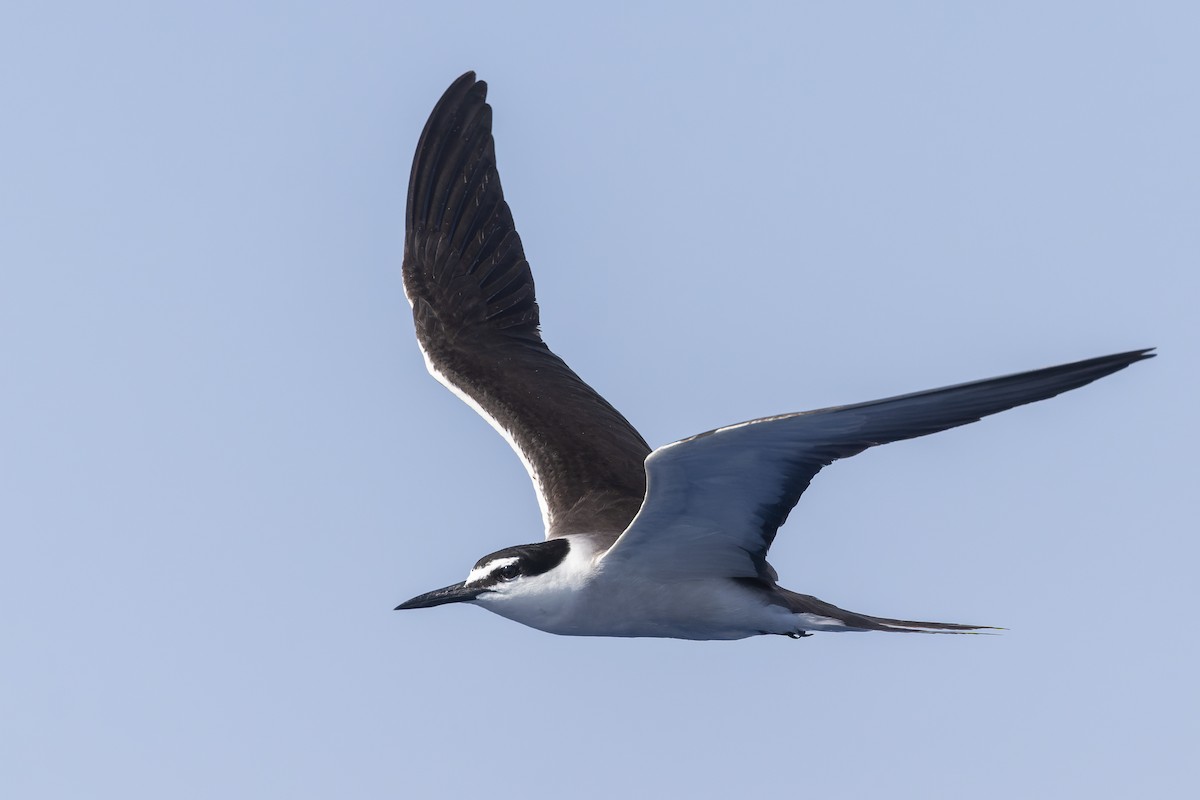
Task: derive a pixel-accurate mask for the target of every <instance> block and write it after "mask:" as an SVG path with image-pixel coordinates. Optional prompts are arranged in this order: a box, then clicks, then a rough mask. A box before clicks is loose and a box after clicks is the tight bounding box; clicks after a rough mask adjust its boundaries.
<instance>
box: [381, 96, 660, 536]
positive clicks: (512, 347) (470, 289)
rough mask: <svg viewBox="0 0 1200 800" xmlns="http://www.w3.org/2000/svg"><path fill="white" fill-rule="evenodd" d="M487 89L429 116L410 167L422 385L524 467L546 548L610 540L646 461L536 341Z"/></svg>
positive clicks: (445, 100) (412, 296)
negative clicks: (472, 414) (550, 542)
mask: <svg viewBox="0 0 1200 800" xmlns="http://www.w3.org/2000/svg"><path fill="white" fill-rule="evenodd" d="M486 97H487V84H485V83H484V82H483V81H476V80H475V74H474V73H473V72H468V73H467V74H465V75H463V76H462V77H461V78H459V79H458V80H456V81H455V82H454V83H453V84H452V85H451V86H450V88H449V89H447V90H446V93H445V94H444V95H442V99H441V100H439V101H438V104H437V105H436V106H435V107H434V109H433V113H432V114H431V115H430V117H429V121H428V122H427V123H426V124H425V130H424V131H423V132H422V133H421V140H420V142H419V143H418V145H417V153H416V156H415V158H414V159H413V167H412V175H411V177H410V179H409V186H408V213H407V215H406V219H405V223H406V233H405V239H404V289H405V292H406V294H407V295H408V299H409V301H410V302H411V303H412V305H413V321H414V323H415V325H416V332H417V341H418V343H419V344H420V346H421V350H422V352H423V353H424V354H425V357H426V360H427V362H428V365H429V370H430V372H431V373H432V374H433V375H434V377H436V378H437V379H438V380H440V381H442V382H443V383H445V384H447V386H449V387H450V388H451V389H452V390H453V391H455V392H456V393H458V394H460V395H464V396H465V397H464V399H467V401H468V402H469V403H471V404H472V405H474V406H477V408H476V410H477V411H480V412H481V413H482V414H483V416H484V417H485V418H487V420H488V422H490V423H491V424H492V426H493V427H495V428H496V429H497V430H499V431H500V432H501V433H502V434H504V436H505V438H506V439H508V441H509V444H511V445H512V446H513V449H514V450H516V451H517V454H518V455H519V456H521V459H522V461H523V462H524V463H525V466H526V469H527V470H528V471H529V474H530V477H531V478H532V479H533V483H534V487H535V488H536V489H537V491H538V497H539V502H540V504H541V506H542V515H543V517H544V519H545V522H546V536H547V537H554V536H562V535H564V534H568V533H579V532H585V531H595V532H611V533H619V532H621V531H623V530H624V529H625V527H626V526H627V525H628V524H629V522H630V520H632V519H633V517H634V515H635V514H637V511H638V508H639V507H640V506H641V503H642V498H643V497H644V495H645V492H646V473H645V467H644V466H643V461H644V460H645V458H646V456H647V455H649V453H650V448H649V447H648V446H647V445H646V442H645V441H644V440H643V439H642V437H641V435H639V434H638V432H637V431H636V430H634V428H633V426H632V425H630V424H629V422H628V421H627V420H626V419H625V418H624V417H623V416H621V414H620V413H619V412H618V411H617V410H616V409H615V408H613V407H612V406H611V405H609V404H608V402H607V401H605V399H604V398H602V397H601V396H600V395H599V394H597V393H596V392H595V390H593V389H592V388H591V387H590V386H588V385H587V384H586V383H584V382H583V381H582V380H580V378H579V376H578V375H576V374H575V373H574V372H572V371H571V369H570V367H568V366H567V365H566V364H565V363H563V361H562V359H560V358H559V357H558V356H556V355H554V353H552V352H550V349H549V348H548V347H546V345H545V343H544V342H543V341H542V337H541V334H540V332H539V330H538V306H537V300H536V298H535V297H534V289H533V276H532V274H531V273H530V271H529V263H528V262H527V261H526V260H525V253H524V250H523V249H522V247H521V237H520V236H519V235H518V234H517V230H516V227H515V226H514V225H513V219H512V213H511V212H510V211H509V208H508V204H507V203H506V202H504V193H503V191H502V190H501V188H500V176H499V173H498V172H497V171H496V155H495V145H494V142H493V140H492V109H491V106H489V105H488V104H487V102H486Z"/></svg>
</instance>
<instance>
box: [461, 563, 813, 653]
mask: <svg viewBox="0 0 1200 800" xmlns="http://www.w3.org/2000/svg"><path fill="white" fill-rule="evenodd" d="M477 602H478V605H481V606H483V607H484V608H486V609H488V610H489V611H493V612H495V613H497V614H499V615H501V616H503V617H507V618H509V619H511V620H514V621H516V622H520V623H522V624H524V625H528V626H530V627H532V628H537V629H539V630H543V631H547V632H549V633H557V634H562V635H567V636H655V637H669V638H675V639H744V638H746V637H747V636H757V635H759V634H764V633H781V634H788V633H792V634H794V633H799V632H800V631H803V630H810V629H813V628H809V627H808V626H806V625H803V624H802V621H801V620H800V619H799V616H800V615H796V614H793V613H791V612H790V611H788V610H787V609H786V608H783V607H782V606H778V605H775V604H772V603H768V602H766V600H765V598H764V597H763V595H762V593H761V592H758V591H755V590H752V589H749V588H747V587H745V586H742V585H741V584H738V583H736V582H734V581H732V580H728V579H725V578H709V579H705V580H697V581H683V582H672V583H652V582H646V581H638V582H636V583H630V582H618V581H613V580H605V579H604V577H601V578H599V579H597V580H595V581H593V582H591V583H589V584H588V585H586V586H582V587H577V588H573V590H571V591H565V592H562V593H546V594H541V595H538V596H537V597H530V598H528V599H524V600H517V599H516V598H513V600H512V601H507V602H487V599H486V597H481V598H480V600H479V601H477ZM803 616H809V615H803Z"/></svg>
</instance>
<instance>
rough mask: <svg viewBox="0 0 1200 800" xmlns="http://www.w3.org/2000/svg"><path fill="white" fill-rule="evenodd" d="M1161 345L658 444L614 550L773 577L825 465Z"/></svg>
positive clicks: (705, 571)
mask: <svg viewBox="0 0 1200 800" xmlns="http://www.w3.org/2000/svg"><path fill="white" fill-rule="evenodd" d="M1152 356H1153V354H1152V353H1150V352H1149V351H1148V350H1136V351H1133V352H1129V353H1120V354H1117V355H1111V356H1104V357H1102V358H1093V359H1090V360H1088V361H1079V362H1077V363H1074V364H1065V365H1062V366H1058V367H1048V368H1046V369H1040V370H1036V371H1033V372H1022V373H1019V374H1016V375H1008V376H1005V377H1002V378H992V379H990V380H984V381H976V382H974V383H964V384H960V385H958V386H949V387H946V388H944V389H932V390H930V391H926V392H917V393H916V394H907V395H903V396H901V397H892V398H889V399H887V400H876V401H874V402H870V403H860V404H858V405H852V406H840V407H837V408H826V409H822V410H820V411H807V412H801V413H799V414H785V415H783V416H778V417H766V418H764V419H756V420H751V421H750V422H743V423H741V424H739V425H731V426H729V427H727V428H718V429H717V430H714V431H709V432H708V433H702V434H699V435H697V436H693V437H691V438H689V439H683V440H681V441H678V442H675V443H673V444H669V445H666V446H665V447H660V448H659V449H657V450H655V451H654V453H653V454H652V455H651V456H650V458H649V459H648V460H647V461H646V470H647V473H648V475H649V487H648V492H647V496H646V502H645V504H644V505H643V506H642V509H641V511H640V512H639V513H638V515H637V517H636V518H635V519H634V521H633V524H632V525H631V526H630V527H629V530H627V531H626V532H625V533H624V534H622V535H621V538H620V539H618V540H617V542H616V544H614V545H613V547H612V549H611V550H609V552H608V554H607V555H606V556H605V557H604V563H612V562H617V563H619V569H621V570H629V571H637V570H639V569H640V570H644V571H645V572H646V573H647V574H648V575H654V576H656V577H657V578H658V579H659V580H672V579H680V580H686V579H692V578H699V577H712V576H715V575H721V576H728V577H765V578H769V579H772V580H773V579H774V575H773V573H772V572H771V570H770V567H768V566H767V564H766V556H767V550H768V548H770V546H771V542H772V541H773V540H774V539H775V532H776V531H777V530H778V529H779V526H780V525H782V524H783V522H784V520H786V519H787V515H788V513H789V512H790V511H791V510H792V507H793V506H795V505H796V502H797V501H798V500H799V499H800V495H801V494H803V493H804V490H805V489H807V488H808V484H809V482H810V481H811V480H812V479H813V476H815V475H816V474H817V473H818V472H819V471H820V470H821V468H822V467H825V466H827V465H828V464H831V463H833V462H834V461H835V460H837V459H839V458H848V457H850V456H853V455H856V454H858V453H861V452H862V451H863V450H866V449H867V448H868V447H872V446H874V445H877V444H886V443H887V442H895V441H899V440H901V439H912V438H914V437H917V436H925V435H926V434H930V433H936V432H938V431H944V430H946V429H947V428H953V427H956V426H958V425H966V424H967V423H969V422H976V421H978V420H979V419H980V418H982V417H986V416H987V415H989V414H995V413H998V412H1000V411H1004V410H1006V409H1009V408H1013V407H1014V406H1019V405H1023V404H1025V403H1032V402H1034V401H1036V400H1045V399H1047V398H1049V397H1053V396H1055V395H1057V394H1061V393H1062V392H1066V391H1069V390H1071V389H1077V388H1079V387H1080V386H1084V385H1085V384H1088V383H1091V382H1092V381H1094V380H1096V379H1098V378H1102V377H1104V376H1105V375H1110V374H1112V373H1114V372H1116V371H1117V370H1120V369H1124V368H1125V367H1127V366H1129V365H1130V364H1132V363H1134V362H1136V361H1141V360H1142V359H1144V358H1151V357H1152Z"/></svg>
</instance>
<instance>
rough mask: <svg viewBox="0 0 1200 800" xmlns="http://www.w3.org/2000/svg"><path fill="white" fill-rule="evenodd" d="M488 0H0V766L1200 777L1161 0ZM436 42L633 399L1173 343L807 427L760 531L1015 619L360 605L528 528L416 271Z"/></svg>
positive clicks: (1017, 365) (621, 391) (1179, 263)
mask: <svg viewBox="0 0 1200 800" xmlns="http://www.w3.org/2000/svg"><path fill="white" fill-rule="evenodd" d="M501 5H502V4H499V3H479V4H476V3H469V4H467V3H462V4H459V3H447V2H437V3H420V4H416V3H411V4H405V3H337V4H334V3H328V4H299V3H290V2H289V3H275V4H266V3H262V4H254V6H253V8H250V9H248V8H246V7H245V4H241V3H237V4H233V3H231V4H215V5H214V4H212V3H205V4H199V3H196V4H191V5H190V6H185V5H182V4H177V5H168V4H160V3H146V4H131V3H117V4H108V3H88V4H48V3H13V2H9V3H6V4H5V5H4V10H3V11H2V12H0V104H2V109H0V111H2V119H0V269H2V273H0V281H2V283H0V375H2V390H0V470H2V472H0V533H2V536H3V540H2V541H3V550H2V552H0V640H2V645H0V646H2V648H3V649H2V656H0V664H2V666H0V754H2V756H0V757H2V759H3V764H2V768H0V795H3V796H4V797H8V798H92V797H96V798H164V797H169V798H202V797H203V798H241V797H247V798H249V797H254V798H273V797H278V798H329V797H354V798H385V797H392V798H394V797H432V796H456V797H478V798H492V797H497V798H503V797H531V798H547V797H580V798H600V797H611V796H621V797H634V798H636V797H646V796H653V795H658V796H670V797H682V796H692V797H702V798H703V797H732V796H744V795H749V794H751V793H754V794H755V795H756V796H764V797H766V796H772V797H774V796H777V797H821V798H863V797H899V798H929V797H955V798H961V797H973V798H1013V797H1089V798H1110V797H1114V798H1115V797H1134V796H1141V797H1168V796H1171V797H1181V796H1185V795H1188V794H1189V793H1190V792H1191V791H1195V788H1196V781H1195V778H1194V764H1193V763H1189V762H1194V759H1195V758H1196V752H1197V751H1196V745H1197V740H1198V736H1200V730H1198V728H1200V723H1198V722H1197V720H1198V719H1200V717H1198V716H1197V703H1196V700H1197V689H1196V679H1195V674H1196V671H1197V658H1196V656H1197V649H1198V648H1197V645H1196V631H1195V625H1196V622H1195V614H1196V611H1197V590H1196V583H1197V578H1196V565H1197V557H1198V555H1200V553H1198V548H1197V543H1196V540H1197V534H1198V533H1200V530H1198V528H1197V525H1196V521H1195V514H1194V507H1195V503H1196V492H1197V489H1196V478H1197V470H1196V467H1195V458H1196V453H1197V424H1196V421H1195V420H1196V413H1197V402H1198V401H1197V396H1198V394H1200V382H1198V381H1197V377H1196V368H1197V364H1198V358H1200V352H1198V351H1200V335H1198V326H1197V310H1196V308H1197V296H1198V293H1200V282H1198V281H1197V278H1196V266H1197V255H1198V253H1200V242H1198V238H1200V237H1198V234H1197V230H1198V225H1197V221H1198V220H1200V202H1198V200H1197V186H1200V156H1198V150H1200V146H1198V142H1200V116H1198V112H1197V108H1198V107H1200V97H1198V92H1197V89H1196V87H1197V76H1200V55H1198V51H1200V47H1198V45H1197V42H1198V41H1200V13H1198V12H1197V10H1196V5H1195V4H1193V3H1183V2H1181V3H1177V4H1168V3H1136V4H1135V3H1097V2H1079V3H1070V4H1065V3H1045V2H1030V3H1003V4H1001V3H959V2H949V3H855V4H834V3H821V4H816V3H808V4H783V3H780V4H751V5H745V4H739V7H738V9H737V10H736V11H735V10H731V7H727V6H724V5H718V4H696V3H688V4H683V3H678V4H669V5H668V4H663V5H658V6H655V7H654V8H652V9H649V10H648V9H646V8H644V7H642V5H640V4H620V3H603V4H599V3H597V4H591V5H590V6H589V9H588V10H586V11H580V10H578V9H574V10H567V9H566V8H565V4H563V6H564V7H555V6H552V5H549V4H547V5H545V6H540V5H528V4H526V5H513V4H503V5H504V7H503V8H500V6H501ZM467 69H476V70H478V71H479V73H480V75H481V77H483V78H485V79H486V80H488V81H489V82H490V84H491V86H492V91H491V100H492V102H493V103H494V105H495V108H496V137H497V141H498V153H499V163H500V168H501V172H502V175H503V178H504V182H505V187H506V189H507V193H508V198H509V200H510V202H511V204H512V206H513V209H514V212H515V215H516V219H517V223H518V226H519V228H520V230H521V232H522V234H523V236H524V239H525V242H526V248H527V252H528V255H529V259H530V261H531V263H532V265H533V268H534V272H535V275H536V276H537V280H538V290H539V297H540V300H541V303H542V309H543V322H544V329H545V331H546V337H547V339H548V341H549V342H550V344H551V346H552V347H554V348H555V349H556V351H557V352H559V353H560V354H561V355H563V356H564V357H565V358H566V359H567V360H568V361H569V362H570V363H571V364H573V365H574V366H575V367H576V369H577V370H578V371H579V372H580V373H581V374H582V375H583V376H584V377H585V379H587V380H588V381H590V382H591V383H592V384H593V385H594V386H596V387H597V389H599V390H600V391H601V392H602V393H604V394H605V395H606V396H607V397H608V398H609V399H610V400H611V401H612V402H613V403H614V404H615V405H616V406H617V407H619V408H620V409H622V410H623V411H624V412H625V413H626V415H627V416H628V417H629V418H630V419H631V420H632V421H633V422H634V424H636V425H637V426H638V427H639V428H640V429H641V430H642V432H643V433H644V434H645V436H646V438H647V439H648V440H649V441H650V442H651V443H654V444H662V443H665V442H668V441H671V440H673V439H676V438H679V437H682V436H685V435H689V434H692V433H696V432H698V431H701V430H705V429H707V428H711V427H714V426H716V425H720V424H725V423H731V422H734V421H738V420H742V419H745V418H748V417H753V416H759V415H763V414H769V413H777V412H784V411H792V410H799V409H804V408H812V407H817V406H822V405H829V404H835V403H842V402H852V401H859V400H867V399H873V398H876V397H881V396H886V395H890V394H897V393H901V392H907V391H913V390H918V389H924V388H929V387H933V386H939V385H943V384H947V383H954V382H959V381H964V380H970V379H975V378H982V377H988V376H991V375H996V374H1001V373H1006V372H1012V371H1016V370H1021V369H1030V368H1035V367H1041V366H1046V365H1049V364H1053V363H1058V362H1063V361H1069V360H1074V359H1078V358H1085V357H1089V356H1094V355H1100V354H1105V353H1109V352H1114V351H1119V350H1125V349H1130V348H1134V347H1144V346H1150V345H1157V346H1159V347H1160V348H1161V353H1162V354H1161V357H1160V358H1158V359H1156V360H1154V361H1151V362H1149V363H1145V364H1139V365H1137V366H1135V367H1133V368H1132V369H1130V370H1128V371H1126V372H1123V373H1121V374H1119V375H1117V376H1115V377H1112V378H1108V379H1105V380H1104V381H1102V382H1100V383H1099V384H1096V385H1093V386H1090V387H1087V388H1086V389H1083V390H1080V391H1078V392H1075V393H1072V394H1070V395H1068V396H1065V397H1060V398H1056V399H1054V400H1052V401H1049V402H1046V403H1043V404H1040V405H1038V406H1036V407H1032V408H1025V409H1019V410H1017V411H1013V412H1010V413H1008V414H1005V415H1003V416H1002V417H999V418H995V419H991V420H988V421H985V422H984V423H981V424H979V425H975V426H972V427H970V428H967V429H963V430H959V431H953V432H950V433H946V434H942V435H939V436H936V437H933V438H930V439H923V440H920V441H917V442H910V443H904V444H898V445H894V446H892V447H888V448H883V449H880V450H875V451H872V452H870V453H867V454H865V455H863V456H861V457H859V458H856V459H853V460H852V461H850V462H847V463H843V464H839V465H837V466H835V467H834V468H832V469H830V470H828V471H827V472H826V473H824V474H822V475H821V476H820V477H819V478H818V479H817V480H816V482H815V484H814V486H813V488H812V490H811V492H810V494H809V495H807V496H806V497H805V499H804V501H803V502H802V503H801V505H800V507H799V508H798V510H797V511H796V512H795V513H794V514H793V515H792V518H791V521H790V522H789V524H788V526H787V527H786V528H785V529H784V530H783V532H782V533H781V535H780V537H779V541H778V543H777V545H776V548H775V550H774V551H773V559H772V560H773V561H774V563H775V564H776V566H777V567H778V568H779V570H780V572H781V573H782V575H783V577H784V579H785V580H784V583H785V585H788V586H791V587H793V588H796V589H799V590H803V591H808V592H812V593H815V594H817V595H819V596H821V597H824V598H826V599H828V600H830V601H833V602H835V603H839V604H842V605H844V606H846V607H849V608H852V609H855V610H860V611H864V612H868V613H876V614H883V615H894V616H901V617H913V618H919V619H920V618H933V619H946V620H958V621H964V622H977V623H989V624H996V625H1003V626H1007V627H1009V628H1010V629H1011V630H1010V632H1009V633H1007V634H1005V635H1003V636H996V637H950V636H944V637H938V636H901V635H882V634H874V635H867V634H858V635H820V636H816V637H813V638H811V639H808V640H806V641H800V642H794V641H789V640H787V639H783V638H776V637H762V638H759V639H755V640H749V641H743V642H736V643H690V642H674V641H637V640H628V641H627V640H604V639H594V640H593V639H569V638H557V637H553V636H549V635H546V634H543V633H539V632H537V631H534V630H530V629H526V628H522V627H519V626H517V625H515V624H513V623H510V622H508V621H506V620H503V619H500V618H498V617H495V616H492V615H489V614H487V613H485V612H483V611H481V610H479V609H474V608H466V607H448V608H439V609H435V610H430V611H424V612H409V613H404V614H398V613H394V612H393V611H392V610H391V609H392V607H393V606H394V605H395V604H396V603H397V602H399V601H401V600H404V599H407V598H408V597H410V596H411V595H413V594H416V593H418V592H422V591H425V590H428V589H432V588H435V587H437V586H441V585H444V584H447V583H450V582H453V581H455V580H460V579H461V578H462V577H463V576H464V575H465V573H466V571H467V569H468V568H469V567H470V565H471V564H472V563H473V562H474V560H475V559H476V558H477V557H479V556H480V555H482V554H484V553H486V552H490V551H492V550H494V549H497V548H499V547H502V546H506V545H509V544H515V543H518V542H523V541H530V540H533V539H536V538H538V537H539V536H540V520H539V517H538V513H537V507H536V504H535V503H534V499H533V494H532V492H531V490H530V488H529V484H528V481H527V479H526V477H525V475H524V473H523V472H522V470H521V468H520V466H519V464H518V462H517V460H516V458H514V457H513V456H512V454H511V453H510V452H509V451H508V449H507V447H506V446H505V445H504V443H503V442H502V441H501V440H500V438H499V437H498V436H496V435H495V434H494V433H492V432H491V430H490V429H489V428H488V427H487V426H486V425H485V424H484V423H483V422H482V421H480V420H479V419H478V418H476V417H475V416H474V415H473V414H472V412H471V411H470V410H469V409H467V408H466V407H465V406H464V405H462V404H461V403H459V402H458V401H457V400H455V399H454V398H453V397H452V396H451V395H450V394H448V393H447V392H445V391H444V390H443V389H442V388H441V387H439V386H438V385H437V384H436V383H434V382H433V381H432V380H431V379H429V377H428V376H427V375H426V374H425V371H424V368H423V365H422V362H421V359H420V356H419V353H418V351H417V348H416V346H415V344H414V341H413V337H412V331H411V325H410V321H409V309H408V306H407V303H406V302H405V301H404V298H403V294H402V290H401V279H400V262H401V243H402V224H403V211H404V197H405V184H406V182H407V179H408V170H409V164H410V160H411V158H412V153H413V148H414V146H415V144H416V140H417V136H418V134H419V133H420V130H421V126H422V125H423V123H424V121H425V118H426V116H427V114H428V113H429V111H430V109H431V108H432V106H433V103H434V102H435V101H436V99H437V98H438V96H439V95H440V94H441V92H442V90H443V89H444V88H445V87H446V85H447V84H449V82H450V81H451V80H453V79H454V78H455V77H456V76H458V75H459V74H460V73H462V72H463V71H465V70H467Z"/></svg>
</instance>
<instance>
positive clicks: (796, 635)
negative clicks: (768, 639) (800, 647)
mask: <svg viewBox="0 0 1200 800" xmlns="http://www.w3.org/2000/svg"><path fill="white" fill-rule="evenodd" d="M786 636H787V637H788V638H789V639H803V638H804V637H805V636H812V634H811V633H809V632H808V631H796V632H795V633H789V634H786Z"/></svg>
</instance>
